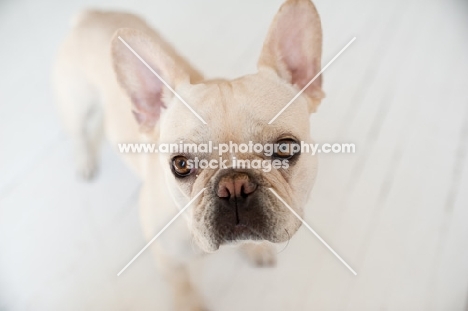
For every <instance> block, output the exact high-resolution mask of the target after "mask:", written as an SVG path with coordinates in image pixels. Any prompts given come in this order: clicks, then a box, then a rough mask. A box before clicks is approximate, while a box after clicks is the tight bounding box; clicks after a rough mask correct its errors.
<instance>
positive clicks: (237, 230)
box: [222, 224, 265, 244]
mask: <svg viewBox="0 0 468 311" xmlns="http://www.w3.org/2000/svg"><path fill="white" fill-rule="evenodd" d="M245 240H265V238H264V237H263V236H262V234H261V233H259V232H258V231H257V230H255V229H253V228H252V227H250V226H248V225H246V224H236V225H234V226H232V227H231V228H229V229H227V230H226V231H225V232H224V233H223V242H224V243H232V242H236V241H245ZM224 243H222V244H224Z"/></svg>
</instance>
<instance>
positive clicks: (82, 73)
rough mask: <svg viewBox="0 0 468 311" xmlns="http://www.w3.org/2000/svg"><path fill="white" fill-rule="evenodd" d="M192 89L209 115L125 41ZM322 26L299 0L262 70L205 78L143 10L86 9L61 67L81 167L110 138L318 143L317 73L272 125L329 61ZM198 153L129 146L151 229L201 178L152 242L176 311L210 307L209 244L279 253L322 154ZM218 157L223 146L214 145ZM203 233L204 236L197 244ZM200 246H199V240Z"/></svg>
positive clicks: (272, 39)
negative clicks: (202, 279) (314, 137)
mask: <svg viewBox="0 0 468 311" xmlns="http://www.w3.org/2000/svg"><path fill="white" fill-rule="evenodd" d="M120 38H121V39H123V40H124V41H125V42H126V43H127V44H128V45H129V46H130V47H131V48H132V49H133V50H134V51H135V52H136V53H137V54H138V55H140V56H141V58H142V59H143V60H145V61H146V63H147V64H148V65H149V66H150V67H151V68H152V69H153V70H154V71H155V72H157V73H158V74H159V75H160V77H161V78H162V79H163V80H164V81H166V82H167V83H168V84H169V85H170V86H171V87H172V88H173V90H174V91H175V92H176V93H177V94H179V95H180V96H181V98H183V99H185V100H186V101H187V103H189V104H190V106H191V107H192V108H193V110H194V111H196V112H197V113H198V114H199V115H200V116H201V117H202V118H203V120H205V121H206V123H207V124H204V123H203V122H201V121H200V120H199V119H198V118H197V116H196V115H194V114H193V113H192V111H190V110H189V109H188V108H187V107H186V106H185V105H184V104H183V103H182V102H181V100H180V99H179V98H177V97H176V96H174V94H173V93H172V91H171V90H169V89H168V88H167V87H166V86H165V85H164V83H163V82H162V81H161V80H160V79H159V78H158V77H157V76H156V75H155V74H154V73H153V72H151V71H150V70H149V69H148V68H147V67H146V65H145V64H144V63H143V62H142V61H141V60H140V59H138V58H137V57H136V56H135V55H134V54H133V53H132V52H131V51H130V49H129V48H128V47H127V46H126V45H125V44H124V43H123V41H122V40H120ZM321 49H322V30H321V24H320V19H319V16H318V14H317V11H316V9H315V7H314V5H313V4H312V3H311V2H310V1H309V0H288V1H286V2H285V3H284V4H283V5H282V7H281V8H280V10H279V12H278V13H277V15H276V16H275V18H274V20H273V22H272V25H271V27H270V30H269V32H268V34H267V37H266V40H265V42H264V46H263V50H262V52H261V55H260V58H259V61H258V71H257V73H255V74H251V75H246V76H243V77H240V78H237V79H234V80H223V79H216V80H205V79H204V78H203V75H202V74H201V73H199V72H198V71H197V70H196V69H194V68H193V67H192V66H191V65H190V64H189V63H188V62H187V61H186V60H184V59H183V58H182V57H180V56H179V55H178V54H177V52H176V51H175V50H174V49H173V48H172V47H171V46H170V45H169V44H168V43H167V42H166V41H164V39H163V38H161V37H160V36H159V35H158V34H157V33H156V32H155V31H154V30H153V29H151V28H150V27H149V26H148V25H147V24H146V23H145V22H144V21H143V20H142V19H140V18H139V17H137V16H135V15H131V14H127V13H118V12H102V11H92V10H89V11H85V12H82V13H80V14H79V15H77V17H75V19H74V20H73V28H72V30H71V32H70V33H69V35H68V36H67V38H66V39H65V41H64V42H63V44H62V46H61V48H60V50H59V54H58V57H57V62H56V65H55V67H54V77H53V78H54V89H55V93H56V96H57V102H58V107H59V111H60V114H61V116H62V118H63V121H64V124H65V126H66V128H67V131H68V132H69V134H70V135H71V137H72V139H73V142H74V144H75V147H76V158H77V166H78V172H79V174H80V175H82V177H84V178H86V179H89V178H91V177H93V175H94V174H95V172H96V169H97V165H98V163H97V162H98V160H97V159H98V151H99V144H100V141H101V139H102V137H103V136H105V137H106V138H107V139H108V140H109V141H110V142H111V143H112V144H113V145H115V146H117V144H118V143H128V142H133V143H139V142H140V143H143V142H147V143H157V142H168V143H172V142H174V143H178V142H180V141H184V142H191V143H203V142H207V141H212V142H213V143H223V142H236V143H242V142H247V141H255V142H260V143H273V144H277V145H284V144H286V145H288V144H295V143H298V142H299V141H305V142H311V137H310V133H309V114H311V113H313V112H315V111H316V109H317V106H318V105H319V104H320V101H321V100H322V98H323V97H324V94H323V92H322V88H321V79H320V78H319V79H316V80H315V81H314V83H312V84H311V85H310V86H309V87H308V88H307V89H306V90H305V91H304V93H302V94H301V96H299V97H298V98H297V99H296V100H295V102H294V103H293V104H292V105H291V106H290V107H288V109H286V110H285V111H284V113H282V114H281V115H280V116H279V117H278V118H277V119H276V120H275V121H274V122H273V123H272V124H268V122H269V121H270V120H271V119H272V117H274V116H275V115H276V113H277V112H278V111H280V110H281V109H282V108H283V107H284V106H285V104H286V103H287V102H289V101H290V100H291V98H293V97H294V96H295V95H296V94H297V93H298V92H299V90H301V89H302V88H303V87H304V86H306V85H307V83H308V82H309V81H310V80H311V79H312V78H313V77H314V76H315V75H316V74H317V73H318V72H319V71H320V68H321V67H320V64H321ZM194 156H200V155H198V154H197V155H195V154H187V153H166V154H163V153H155V154H125V155H123V157H124V159H125V161H126V162H127V163H128V164H129V165H130V167H131V168H132V169H133V170H134V171H135V172H136V173H137V174H138V175H139V176H140V177H141V179H142V181H143V186H142V189H141V194H140V215H141V223H142V228H143V231H144V234H145V236H146V237H147V238H148V239H151V238H152V237H153V236H154V235H155V233H156V232H158V230H160V229H161V228H162V227H163V226H164V225H165V223H167V221H168V220H170V219H171V218H172V217H173V216H174V215H175V213H176V212H177V211H178V210H180V209H181V208H183V207H184V206H185V205H186V204H187V203H188V202H189V201H190V200H191V199H192V198H194V196H195V195H196V194H198V193H200V191H201V190H202V189H204V190H203V192H202V194H201V195H200V196H199V197H197V198H196V200H195V201H194V202H193V203H192V204H191V206H190V208H188V209H187V210H186V211H185V213H184V216H185V221H183V220H178V221H175V222H174V223H173V224H172V225H171V227H170V228H169V229H168V231H167V232H166V233H165V234H163V235H161V236H160V237H159V238H158V239H157V240H156V241H155V242H154V244H153V245H152V246H151V248H152V251H153V252H154V254H155V255H156V256H155V257H156V259H157V261H158V262H159V263H160V265H161V267H162V269H161V271H162V273H163V274H164V275H165V277H166V278H167V280H168V282H169V284H170V286H171V287H172V289H173V293H174V295H175V297H174V303H175V309H176V310H202V309H203V307H204V303H203V299H201V296H200V294H199V293H198V291H197V290H196V288H195V286H194V285H193V283H192V282H191V280H190V276H189V273H188V269H187V267H188V265H189V264H190V261H191V259H192V258H193V256H197V255H199V253H207V252H214V251H216V250H217V249H218V248H219V247H220V246H221V245H228V244H232V245H236V246H239V247H240V248H241V249H242V250H243V251H244V252H245V254H246V255H247V257H248V258H250V259H251V260H253V261H254V262H255V263H257V264H260V265H262V264H263V265H269V264H273V263H274V262H275V252H274V250H273V243H280V242H284V241H287V240H288V239H289V238H290V237H291V236H292V235H293V234H294V233H295V232H296V231H297V230H298V228H299V227H300V225H301V223H300V221H299V220H298V219H297V218H296V217H295V216H294V215H293V214H292V213H291V212H290V211H289V210H288V209H287V208H286V207H285V206H284V205H283V203H281V202H280V201H279V200H278V199H277V198H276V197H275V196H274V195H273V194H272V192H271V191H269V188H272V189H274V190H275V191H276V192H277V193H278V194H279V195H280V196H281V197H282V198H283V199H284V200H285V201H286V202H287V203H288V204H289V205H290V206H291V207H292V208H293V209H294V210H295V211H296V212H297V213H298V214H299V215H303V213H304V206H305V204H306V202H307V199H308V196H309V193H310V191H311V189H312V186H313V183H314V180H315V176H316V170H317V163H316V158H315V156H310V155H308V156H304V155H302V156H301V154H300V153H299V152H296V153H287V154H285V153H275V154H272V155H271V156H269V157H266V156H265V155H262V154H257V153H254V152H252V153H236V152H230V153H226V154H224V155H223V158H224V159H227V160H231V159H232V158H233V157H236V158H237V159H247V160H249V159H256V158H259V159H262V160H263V159H266V158H269V159H275V158H278V159H281V160H288V161H289V165H288V166H287V167H286V168H285V167H280V168H273V169H272V170H270V171H268V172H265V171H263V170H260V169H253V168H250V169H249V168H244V169H238V168H235V167H232V166H230V167H228V168H219V169H200V168H193V167H188V166H187V163H188V160H189V159H191V158H192V157H194ZM201 157H203V158H206V159H208V160H210V159H213V158H218V154H203V155H201ZM193 242H194V243H193ZM192 244H195V245H196V247H197V248H198V249H199V252H196V251H194V250H193V245H192Z"/></svg>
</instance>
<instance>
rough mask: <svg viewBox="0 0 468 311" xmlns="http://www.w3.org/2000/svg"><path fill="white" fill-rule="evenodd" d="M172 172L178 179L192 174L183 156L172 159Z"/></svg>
mask: <svg viewBox="0 0 468 311" xmlns="http://www.w3.org/2000/svg"><path fill="white" fill-rule="evenodd" d="M172 170H173V171H174V173H175V174H177V175H178V176H180V177H185V176H188V175H190V173H192V168H191V167H190V165H189V164H188V160H187V158H186V157H184V156H176V157H174V158H172Z"/></svg>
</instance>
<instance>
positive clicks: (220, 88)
mask: <svg viewBox="0 0 468 311" xmlns="http://www.w3.org/2000/svg"><path fill="white" fill-rule="evenodd" d="M177 91H178V92H179V94H180V95H181V96H182V97H183V98H184V100H185V101H186V102H187V104H189V105H190V106H191V107H192V108H193V110H194V111H195V112H196V113H198V114H199V115H200V116H201V117H202V118H203V119H204V120H205V121H206V123H207V124H206V125H205V124H203V123H202V122H201V121H200V120H199V119H198V118H197V117H196V116H195V115H194V114H193V113H192V111H190V110H189V109H188V108H187V107H186V106H185V105H184V104H183V103H181V102H180V101H179V100H178V99H177V98H173V99H172V100H171V103H169V104H168V106H169V107H170V108H169V109H167V111H166V112H165V114H164V116H163V117H162V122H161V139H162V140H163V141H166V142H168V141H176V140H178V139H180V138H187V139H190V138H191V137H197V140H201V141H218V142H223V141H233V142H245V141H259V142H261V141H271V140H275V139H276V138H277V137H279V136H281V135H285V134H287V135H292V136H301V135H306V133H308V129H309V112H308V108H307V102H306V99H304V98H301V97H299V98H297V99H296V100H295V101H294V103H293V104H292V105H290V106H289V107H288V109H286V110H285V111H284V112H283V113H282V114H281V115H280V116H279V117H278V118H277V119H276V120H275V121H274V122H273V123H272V124H268V122H269V121H270V120H271V119H272V118H273V117H274V116H275V115H276V114H277V113H278V112H279V111H280V110H281V109H282V108H283V107H284V106H285V105H286V104H287V103H288V102H289V101H290V100H291V99H292V98H293V97H294V96H295V95H296V94H297V92H298V90H297V89H296V88H295V87H293V86H292V85H290V84H287V83H285V82H284V81H283V80H281V79H280V78H279V77H277V76H276V75H274V74H271V75H270V74H268V73H259V74H255V75H249V76H245V77H242V78H239V79H236V80H233V81H224V80H219V81H218V80H214V81H209V82H207V83H203V84H196V85H189V84H187V85H183V86H181V87H179V89H178V90H177ZM165 124H170V125H171V126H170V127H165ZM165 128H166V129H169V128H170V130H164V129H165ZM214 129H215V130H214ZM298 138H299V137H298Z"/></svg>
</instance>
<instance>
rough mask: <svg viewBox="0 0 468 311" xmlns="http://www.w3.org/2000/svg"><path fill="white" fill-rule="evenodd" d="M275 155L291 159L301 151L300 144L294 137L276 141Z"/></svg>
mask: <svg viewBox="0 0 468 311" xmlns="http://www.w3.org/2000/svg"><path fill="white" fill-rule="evenodd" d="M276 146H277V148H276V152H275V154H274V156H275V157H276V158H281V159H290V158H292V157H293V156H294V155H296V154H298V153H299V151H300V145H299V144H298V143H297V142H296V141H294V140H292V139H282V140H279V141H277V142H276Z"/></svg>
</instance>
